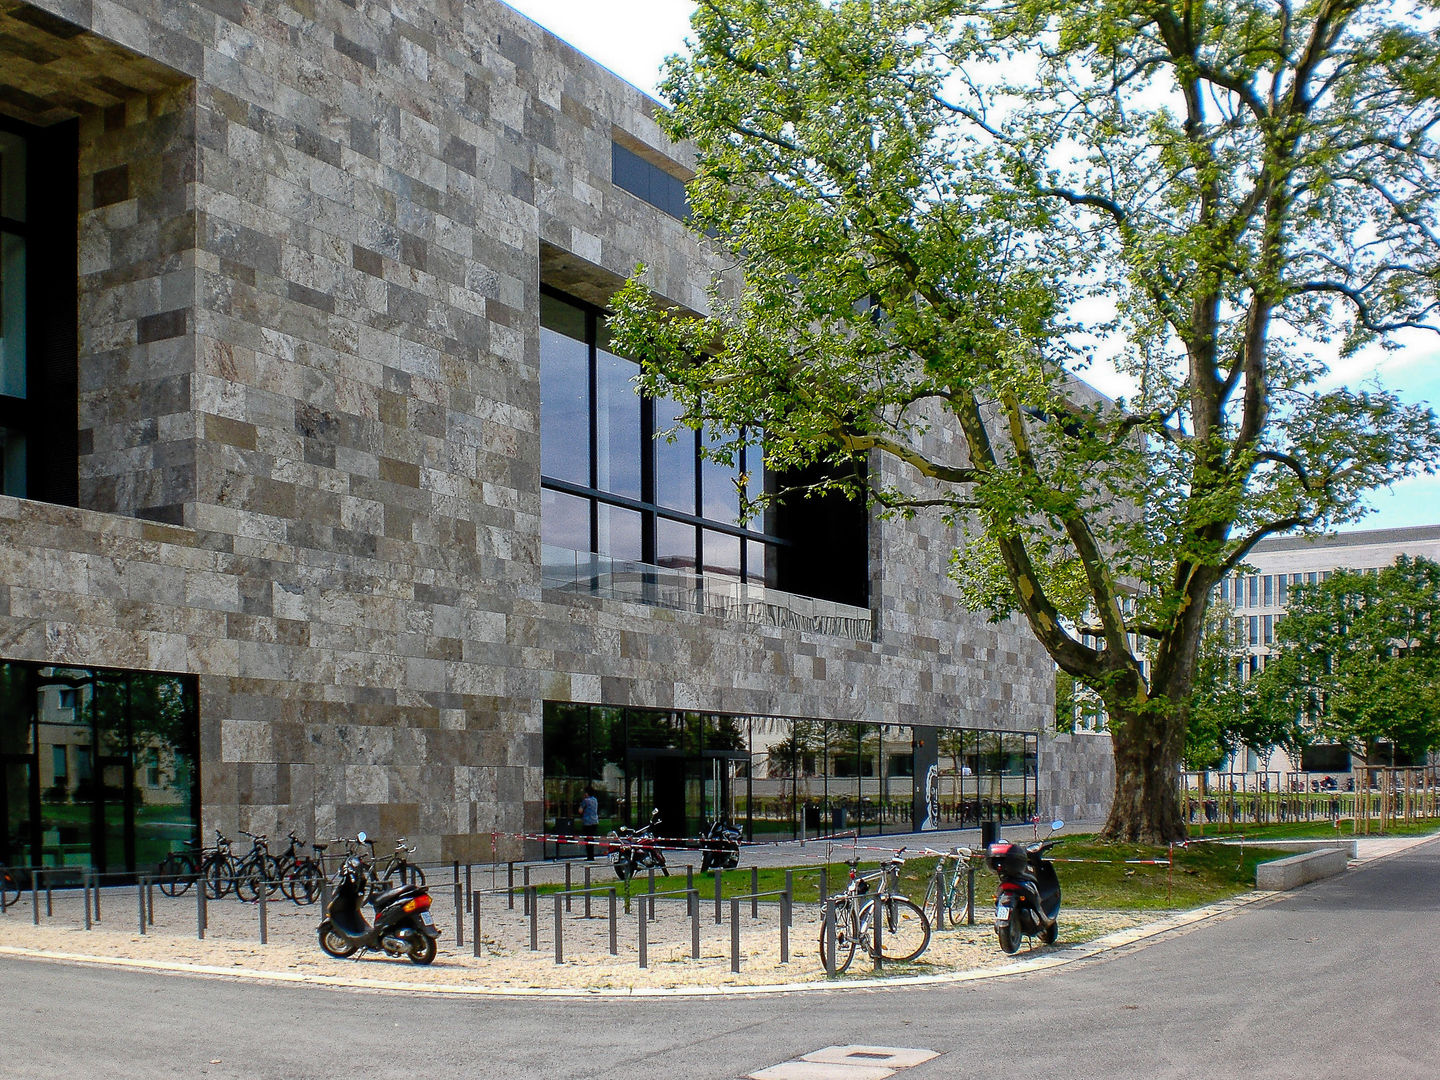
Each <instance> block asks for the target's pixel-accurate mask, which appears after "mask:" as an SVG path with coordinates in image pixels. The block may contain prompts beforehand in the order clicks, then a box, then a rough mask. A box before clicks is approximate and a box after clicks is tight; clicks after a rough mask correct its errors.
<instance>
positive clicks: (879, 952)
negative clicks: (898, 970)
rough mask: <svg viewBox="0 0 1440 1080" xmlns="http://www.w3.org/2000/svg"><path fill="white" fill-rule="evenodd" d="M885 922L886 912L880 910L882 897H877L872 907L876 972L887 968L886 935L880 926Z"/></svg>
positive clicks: (871, 920)
mask: <svg viewBox="0 0 1440 1080" xmlns="http://www.w3.org/2000/svg"><path fill="white" fill-rule="evenodd" d="M884 921H885V912H883V911H881V910H880V897H878V896H877V897H875V902H874V903H873V904H871V905H870V922H871V924H872V926H871V929H873V930H874V932H875V970H876V971H880V970H882V969H883V968H884V967H885V956H884V952H885V944H884V935H883V933H882V931H881V928H880V924H881V923H883V922H884Z"/></svg>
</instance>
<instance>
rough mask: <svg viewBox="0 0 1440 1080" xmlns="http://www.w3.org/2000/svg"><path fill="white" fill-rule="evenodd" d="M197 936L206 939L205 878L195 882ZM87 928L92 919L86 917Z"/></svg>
mask: <svg viewBox="0 0 1440 1080" xmlns="http://www.w3.org/2000/svg"><path fill="white" fill-rule="evenodd" d="M195 885H196V886H197V887H196V889H195V936H196V937H198V938H199V939H200V940H201V941H204V940H205V879H204V878H201V879H200V880H199V881H197V882H196V883H195ZM85 928H86V929H87V930H88V929H89V928H90V920H89V918H86V920H85Z"/></svg>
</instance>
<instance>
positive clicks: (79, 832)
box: [0, 661, 200, 873]
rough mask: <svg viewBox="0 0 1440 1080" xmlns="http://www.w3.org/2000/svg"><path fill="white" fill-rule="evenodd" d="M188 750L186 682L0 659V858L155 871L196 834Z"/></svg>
mask: <svg viewBox="0 0 1440 1080" xmlns="http://www.w3.org/2000/svg"><path fill="white" fill-rule="evenodd" d="M198 748H199V739H198V726H197V711H196V693H195V680H194V678H193V677H192V676H179V675H165V674H156V673H153V672H129V671H106V670H96V669H92V668H58V667H47V666H41V665H38V664H30V663H18V662H3V661H0V862H7V863H9V864H11V865H14V866H36V865H44V866H54V867H63V866H71V867H81V866H92V867H94V868H96V869H97V870H99V871H100V872H102V873H117V872H118V873H129V872H135V871H143V870H146V869H149V868H152V867H154V866H155V865H156V864H157V863H159V861H160V860H161V859H162V858H163V857H164V856H165V855H166V854H167V853H168V852H170V851H171V850H174V849H176V848H177V847H179V846H180V845H183V844H184V843H185V842H187V841H190V840H193V839H194V838H195V837H196V835H197V832H198V822H199V807H200V798H199V790H198V770H197V763H198V760H197V754H198ZM72 766H73V768H72Z"/></svg>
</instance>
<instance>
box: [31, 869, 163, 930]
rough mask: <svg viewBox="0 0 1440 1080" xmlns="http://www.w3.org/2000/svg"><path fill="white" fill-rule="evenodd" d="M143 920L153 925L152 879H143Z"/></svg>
mask: <svg viewBox="0 0 1440 1080" xmlns="http://www.w3.org/2000/svg"><path fill="white" fill-rule="evenodd" d="M46 904H47V905H48V904H49V901H48V900H47V901H46ZM145 919H146V921H147V922H149V924H150V925H151V926H154V925H155V879H154V878H152V877H147V878H146V879H145Z"/></svg>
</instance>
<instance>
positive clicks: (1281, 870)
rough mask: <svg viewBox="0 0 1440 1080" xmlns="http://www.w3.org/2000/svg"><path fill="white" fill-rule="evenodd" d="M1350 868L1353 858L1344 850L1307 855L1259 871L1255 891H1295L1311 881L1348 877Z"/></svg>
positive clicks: (1259, 868)
mask: <svg viewBox="0 0 1440 1080" xmlns="http://www.w3.org/2000/svg"><path fill="white" fill-rule="evenodd" d="M1349 865H1350V858H1349V855H1348V854H1347V853H1346V852H1345V851H1344V850H1342V849H1340V848H1330V849H1328V850H1321V851H1307V852H1305V853H1304V854H1301V855H1291V856H1289V857H1288V858H1284V859H1276V860H1275V861H1274V862H1267V863H1261V864H1260V865H1259V866H1257V867H1255V887H1256V888H1257V889H1268V890H1272V891H1278V890H1283V889H1293V888H1295V887H1296V886H1297V885H1304V884H1305V883H1306V882H1308V881H1318V880H1319V879H1320V878H1325V877H1332V876H1333V875H1335V874H1340V873H1344V871H1345V868H1346V867H1347V866H1349Z"/></svg>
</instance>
